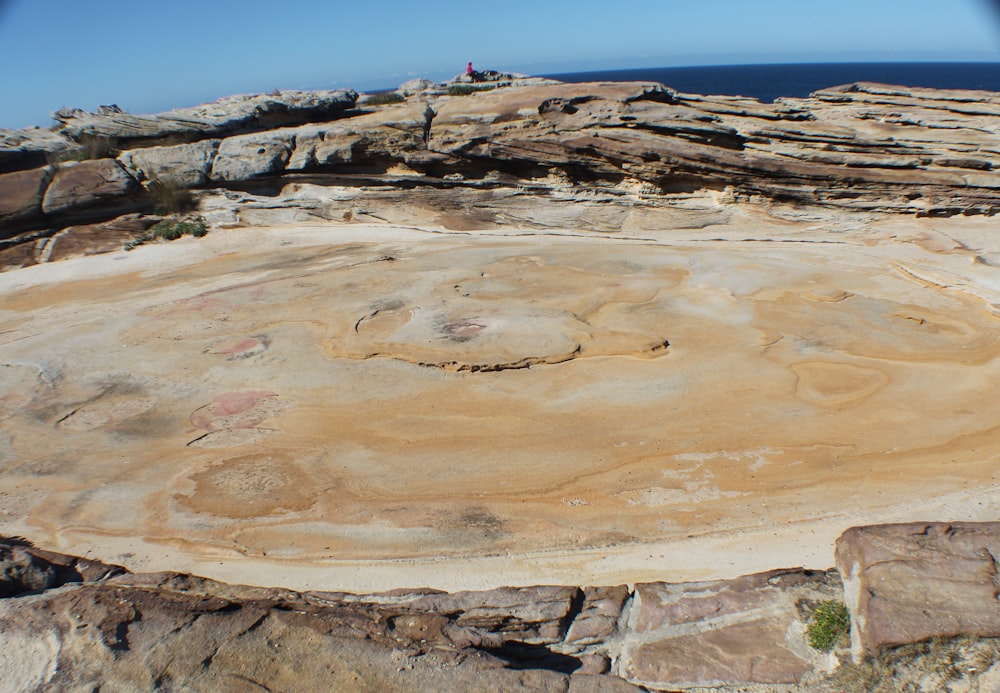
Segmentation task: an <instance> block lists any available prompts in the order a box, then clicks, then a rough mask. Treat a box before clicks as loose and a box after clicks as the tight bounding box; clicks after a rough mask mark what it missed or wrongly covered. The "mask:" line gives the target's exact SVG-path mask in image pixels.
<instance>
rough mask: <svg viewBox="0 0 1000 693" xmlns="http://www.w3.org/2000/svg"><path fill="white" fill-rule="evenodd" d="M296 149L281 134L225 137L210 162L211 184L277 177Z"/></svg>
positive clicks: (288, 136)
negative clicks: (213, 182)
mask: <svg viewBox="0 0 1000 693" xmlns="http://www.w3.org/2000/svg"><path fill="white" fill-rule="evenodd" d="M294 146H295V140H294V137H293V136H292V135H291V134H287V133H284V132H264V133H259V134H251V135H237V136H235V137H227V138H226V139H224V140H223V141H222V143H221V144H220V145H219V151H218V154H216V155H215V160H214V161H213V162H212V172H211V174H210V177H211V179H212V180H213V181H216V182H219V181H242V180H250V179H252V178H258V177H261V176H269V175H276V174H280V173H281V172H282V171H284V170H285V165H286V164H287V163H288V159H289V157H290V156H291V154H292V149H293V148H294Z"/></svg>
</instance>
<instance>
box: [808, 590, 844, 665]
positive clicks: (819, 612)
mask: <svg viewBox="0 0 1000 693" xmlns="http://www.w3.org/2000/svg"><path fill="white" fill-rule="evenodd" d="M850 632H851V614H850V613H849V612H848V611H847V607H846V606H844V604H843V602H838V601H836V600H835V599H830V600H827V601H825V602H820V603H819V605H818V606H817V607H816V610H815V611H813V615H812V618H810V619H809V625H808V627H807V628H806V633H807V634H808V635H809V646H810V647H813V648H815V649H817V650H822V651H823V652H828V651H830V650H832V649H833V648H834V647H836V646H837V644H838V643H840V642H841V641H842V640H844V638H845V637H846V636H847V634H848V633H850Z"/></svg>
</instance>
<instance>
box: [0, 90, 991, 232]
mask: <svg viewBox="0 0 1000 693" xmlns="http://www.w3.org/2000/svg"><path fill="white" fill-rule="evenodd" d="M504 84H505V85H506V83H504ZM512 84H514V86H502V87H499V88H493V89H490V90H487V91H478V92H476V93H473V94H471V95H468V96H448V95H447V93H440V92H435V91H433V90H431V91H427V90H424V91H420V92H417V93H414V94H413V95H411V96H410V100H409V101H408V102H406V103H402V104H398V105H389V106H380V107H368V108H358V109H354V108H353V107H354V105H355V100H356V98H357V96H356V94H354V92H351V91H349V90H344V91H336V92H282V93H281V94H280V95H257V96H243V97H232V98H230V99H224V100H222V101H219V102H216V103H214V104H208V105H205V106H199V107H196V108H191V109H181V110H178V111H172V112H169V113H165V114H161V115H157V116H134V115H130V114H127V113H121V112H115V111H114V110H113V109H112V110H109V111H108V112H105V113H98V114H89V113H83V112H81V111H69V112H65V113H59V114H57V117H58V118H59V119H60V120H61V122H62V126H61V127H60V128H59V130H58V131H57V132H50V131H24V132H23V133H18V132H10V131H4V132H3V133H0V144H3V145H4V147H5V148H3V149H0V164H2V165H3V168H0V170H8V171H10V170H13V169H14V168H21V169H28V167H29V166H31V165H32V164H33V165H34V168H32V169H30V172H24V173H18V175H17V176H15V177H11V174H9V173H8V174H7V175H6V176H2V177H0V199H9V200H10V202H9V203H8V204H7V207H8V208H6V209H2V210H0V233H3V234H6V235H8V236H9V235H12V234H14V233H17V232H23V231H29V230H32V229H33V228H39V227H40V226H41V225H46V224H47V225H53V224H55V223H58V222H57V221H56V219H55V213H56V212H72V211H81V208H87V203H88V201H87V200H85V199H81V200H80V204H79V205H76V206H60V207H51V208H50V207H49V206H45V207H43V208H41V209H39V208H38V207H37V205H35V204H34V196H35V195H37V194H38V190H39V188H44V187H45V185H47V184H48V182H49V178H50V177H52V170H51V169H50V168H49V167H46V166H42V165H41V163H40V157H48V160H49V161H57V160H58V158H59V157H65V156H69V155H72V156H77V157H80V156H97V157H102V156H103V157H109V156H114V155H115V154H114V153H115V151H117V150H122V153H121V154H118V155H117V156H118V160H119V162H120V163H121V164H122V165H124V167H125V168H126V169H127V170H128V171H129V172H130V173H131V175H133V176H134V177H136V178H137V179H139V180H142V181H146V182H147V183H148V182H149V181H160V182H164V183H169V184H171V185H177V186H185V187H187V186H202V187H213V186H222V187H233V186H239V185H241V184H245V183H247V182H252V181H261V180H268V181H272V182H278V181H281V182H289V181H292V180H301V179H303V178H307V179H308V180H309V181H310V182H312V183H317V182H319V183H325V184H326V185H344V184H348V185H351V186H358V187H360V186H366V185H371V184H373V183H377V184H379V185H381V186H383V188H384V187H385V186H388V187H389V188H391V189H396V190H398V191H405V190H410V189H413V188H428V189H441V188H450V189H470V188H472V189H476V188H480V189H482V188H488V189H494V190H495V189H498V188H508V189H512V190H518V191H520V192H522V193H531V194H533V195H535V196H536V197H545V196H552V195H556V196H558V195H561V194H565V193H566V191H567V190H570V189H572V190H573V191H574V194H576V195H579V194H581V193H582V192H584V191H588V190H590V191H599V192H604V193H606V194H615V195H617V196H618V197H622V196H630V195H631V196H635V195H636V194H638V196H639V197H640V198H641V199H642V200H645V201H646V202H647V203H648V202H649V201H655V200H657V199H660V200H664V199H676V198H677V196H682V197H683V196H685V195H692V194H696V193H699V191H702V192H703V191H709V192H711V193H712V194H719V195H724V196H726V198H727V199H731V200H748V201H756V202H765V203H774V202H776V203H786V204H793V205H803V206H820V207H826V208H833V209H845V210H865V211H874V212H899V213H907V214H914V213H915V214H919V215H940V216H948V215H954V214H993V213H995V212H996V211H997V210H998V209H1000V174H998V173H997V172H996V171H997V168H998V166H1000V154H998V153H997V151H996V148H995V146H994V145H993V144H992V143H993V140H994V139H995V138H996V135H997V133H998V131H1000V125H998V122H1000V115H998V112H1000V97H998V96H997V95H996V94H992V93H987V92H960V91H937V90H929V89H905V88H899V87H888V86H885V85H876V84H854V85H847V86H843V87H835V88H831V89H825V90H821V91H818V92H816V93H815V94H813V95H812V97H810V98H806V99H779V100H778V101H777V102H775V103H773V104H763V103H759V102H757V101H755V100H752V99H747V98H742V97H723V96H699V95H692V94H681V93H677V92H675V91H673V90H671V89H668V88H666V87H663V86H662V85H657V84H628V83H625V84H619V83H616V84H611V83H604V84H537V83H530V82H526V83H523V84H522V83H517V82H514V83H512ZM518 85H520V86H518ZM490 86H492V85H490ZM415 88H416V87H415V86H414V87H413V88H410V87H408V88H407V90H404V91H405V92H406V93H411V92H413V90H414V89H415ZM59 138H62V141H63V142H64V146H63V147H62V149H60V148H59V147H58V146H57V142H58V141H59ZM80 142H83V143H84V144H80ZM95 142H96V143H98V144H100V143H104V149H103V150H102V149H101V148H100V147H97V148H96V149H95V148H94V147H93V145H94V143H95ZM192 143H194V144H192ZM85 145H86V146H85ZM178 145H186V146H178ZM88 151H90V152H91V153H90V154H87V152H88ZM107 165H108V164H107V163H105V164H102V166H107ZM54 177H55V182H58V179H59V178H60V176H59V174H58V171H57V172H56V175H55V176H54ZM36 186H38V187H36ZM280 187H281V185H280V184H279V185H277V186H272V188H273V189H275V190H276V189H278V188H280ZM137 192H139V190H137V188H136V187H135V186H126V187H123V188H120V189H118V190H117V191H116V192H115V193H114V194H115V195H119V196H134V194H135V193H137ZM48 194H49V193H48V192H46V193H45V195H46V196H47V195H48ZM107 194H108V195H110V194H111V192H110V191H108V193H107ZM67 204H68V202H67ZM146 204H149V203H148V201H147V202H146ZM126 206H127V205H126ZM133 206H134V205H133ZM93 209H94V208H93V207H92V206H91V207H90V210H91V218H82V217H81V218H78V219H77V220H78V221H83V222H86V221H92V222H94V221H106V220H107V219H108V218H109V216H108V211H107V210H105V212H104V216H103V217H100V218H98V216H94V214H97V213H96V212H94V211H93ZM119 211H120V210H119Z"/></svg>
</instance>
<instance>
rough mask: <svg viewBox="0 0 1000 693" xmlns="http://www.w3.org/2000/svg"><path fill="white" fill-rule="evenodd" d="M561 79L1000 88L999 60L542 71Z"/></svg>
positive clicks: (795, 91)
mask: <svg viewBox="0 0 1000 693" xmlns="http://www.w3.org/2000/svg"><path fill="white" fill-rule="evenodd" d="M544 76H545V77H551V78H553V79H558V80H561V81H563V82H601V81H610V82H633V81H637V82H662V83H663V84H665V85H666V86H668V87H671V88H672V89H676V90H677V91H680V92H686V93H689V94H729V95H734V96H749V97H753V98H756V99H759V100H761V101H774V99H776V98H778V97H780V96H798V97H802V96H808V95H809V94H810V93H811V92H814V91H816V90H817V89H823V88H824V87H833V86H837V85H840V84H850V83H852V82H882V83H885V84H897V85H902V86H908V87H934V88H937V89H985V90H989V91H1000V63H816V64H800V65H710V66H703V67H651V68H642V69H634V70H610V71H602V72H573V73H569V74H558V75H544Z"/></svg>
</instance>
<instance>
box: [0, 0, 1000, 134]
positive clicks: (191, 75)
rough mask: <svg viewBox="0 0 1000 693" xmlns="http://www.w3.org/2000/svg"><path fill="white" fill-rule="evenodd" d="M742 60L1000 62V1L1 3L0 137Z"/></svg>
mask: <svg viewBox="0 0 1000 693" xmlns="http://www.w3.org/2000/svg"><path fill="white" fill-rule="evenodd" d="M468 60H472V61H473V62H474V63H475V65H476V66H477V67H479V68H484V69H486V68H491V69H498V70H512V71H519V72H528V73H534V74H541V73H550V74H551V73H559V72H574V71H584V70H595V69H619V68H628V67H661V66H662V67H666V66H681V65H726V64H739V63H788V62H866V61H871V62H875V61H886V62H893V61H984V62H996V61H1000V11H998V10H997V3H996V2H991V1H990V0H836V1H828V0H617V1H607V0H602V1H599V0H569V1H565V2H563V1H559V0H530V1H529V0H494V1H493V2H482V1H481V0H480V1H477V0H463V1H457V0H456V1H452V0H439V1H437V2H434V1H430V2H416V1H414V0H366V1H364V2H359V1H357V0H343V1H341V2H336V1H334V0H326V1H324V2H305V1H300V0H284V1H283V2H276V1H275V0H229V1H226V0H199V1H197V2H195V1H191V0H167V1H165V2H148V0H0V64H2V65H3V69H2V71H0V87H2V94H3V98H2V101H0V127H25V126H29V125H48V124H49V123H50V122H51V121H50V120H49V117H48V114H49V113H50V112H52V111H54V110H56V109H58V108H60V107H63V106H72V107H78V108H85V109H87V110H94V109H96V108H97V106H98V105H99V104H109V103H116V104H118V105H120V106H121V107H122V108H124V109H126V110H129V111H132V112H135V113H152V112H157V111H162V110H166V109H169V108H174V107H180V106H190V105H194V104H197V103H202V102H205V101H211V100H214V99H216V98H219V97H222V96H226V95H229V94H234V93H244V92H259V91H271V90H273V89H279V88H280V89H321V88H336V87H345V86H350V87H354V88H356V89H358V90H364V89H376V88H385V87H394V86H396V85H398V84H400V83H401V82H403V81H405V80H407V79H410V78H412V77H416V76H419V77H427V78H429V79H433V80H441V79H445V78H447V77H450V76H452V75H454V74H457V73H459V72H460V71H462V70H463V68H464V66H465V63H466V61H468Z"/></svg>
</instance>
